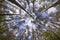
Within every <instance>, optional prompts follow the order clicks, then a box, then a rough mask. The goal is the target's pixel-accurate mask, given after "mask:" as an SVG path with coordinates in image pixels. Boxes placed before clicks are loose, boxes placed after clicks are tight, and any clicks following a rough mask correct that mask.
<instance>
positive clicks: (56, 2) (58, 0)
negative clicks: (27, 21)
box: [41, 0, 60, 13]
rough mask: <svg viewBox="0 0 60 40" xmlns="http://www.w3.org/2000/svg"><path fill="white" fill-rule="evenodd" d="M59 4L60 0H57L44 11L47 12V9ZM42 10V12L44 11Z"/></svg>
mask: <svg viewBox="0 0 60 40" xmlns="http://www.w3.org/2000/svg"><path fill="white" fill-rule="evenodd" d="M58 4H60V0H56V1H55V2H54V3H53V4H52V5H50V6H49V7H48V8H46V9H44V10H43V11H42V12H45V11H47V10H48V9H49V8H51V7H53V6H56V5H58ZM42 12H41V13H42Z"/></svg>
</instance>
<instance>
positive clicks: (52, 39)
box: [43, 30, 58, 40]
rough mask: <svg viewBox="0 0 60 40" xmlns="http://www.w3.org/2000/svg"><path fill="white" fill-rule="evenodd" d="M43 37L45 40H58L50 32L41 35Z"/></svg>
mask: <svg viewBox="0 0 60 40" xmlns="http://www.w3.org/2000/svg"><path fill="white" fill-rule="evenodd" d="M43 37H44V38H46V40H58V38H57V37H56V36H55V34H54V33H53V32H51V31H50V30H47V31H45V32H44V33H43Z"/></svg>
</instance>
